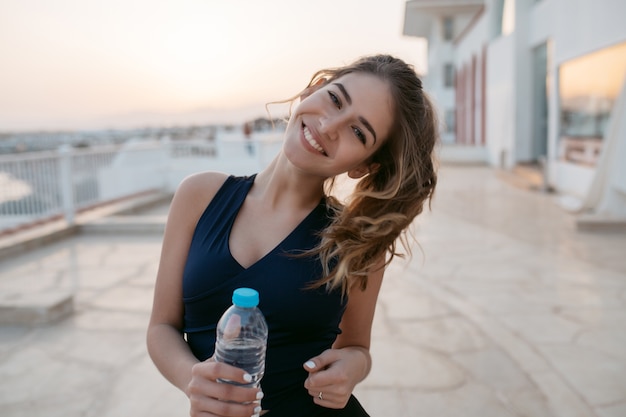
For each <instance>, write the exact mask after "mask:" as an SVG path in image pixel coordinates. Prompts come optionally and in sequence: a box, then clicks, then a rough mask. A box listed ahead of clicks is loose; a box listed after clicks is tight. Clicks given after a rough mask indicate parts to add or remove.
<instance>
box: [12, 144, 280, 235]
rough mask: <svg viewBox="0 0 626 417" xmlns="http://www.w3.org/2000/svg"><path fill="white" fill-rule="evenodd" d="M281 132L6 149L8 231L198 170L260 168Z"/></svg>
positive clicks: (164, 185) (165, 185)
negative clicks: (13, 151)
mask: <svg viewBox="0 0 626 417" xmlns="http://www.w3.org/2000/svg"><path fill="white" fill-rule="evenodd" d="M278 138H279V135H276V134H272V135H269V134H268V135H265V136H263V137H260V138H258V139H256V140H243V139H241V140H232V139H231V140H228V141H220V140H217V141H206V140H202V141H200V140H188V141H156V140H155V141H139V142H138V141H129V142H127V143H126V144H124V145H112V146H103V147H97V148H93V149H76V148H71V147H63V148H61V149H59V150H58V151H51V152H32V153H25V154H11V155H4V156H0V232H2V231H3V230H7V229H11V228H14V227H17V226H19V225H23V224H28V223H33V222H37V221H40V220H43V219H49V218H55V217H64V218H65V219H66V220H67V221H68V222H69V223H70V224H71V223H73V222H74V220H75V216H76V213H77V212H78V211H80V210H84V209H86V208H89V207H92V206H96V205H100V204H102V203H106V202H110V201H113V200H116V199H120V198H123V197H127V196H132V195H135V194H138V193H145V192H148V191H160V192H163V193H172V192H173V191H174V189H175V188H176V187H177V186H178V184H179V183H180V181H181V180H182V179H183V178H184V177H185V176H187V175H189V174H192V173H194V172H198V171H205V170H218V171H224V172H229V173H232V174H237V175H247V174H252V173H254V172H258V171H259V170H260V169H262V168H263V167H264V166H266V165H267V164H268V163H269V161H270V160H271V159H272V158H273V157H274V156H275V155H276V153H277V152H278V150H279V148H280V146H281V143H280V140H279V139H278Z"/></svg>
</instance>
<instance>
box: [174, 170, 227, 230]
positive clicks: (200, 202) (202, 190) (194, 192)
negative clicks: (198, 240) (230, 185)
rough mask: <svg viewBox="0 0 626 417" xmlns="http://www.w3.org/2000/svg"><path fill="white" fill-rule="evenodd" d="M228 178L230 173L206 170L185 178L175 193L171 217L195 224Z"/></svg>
mask: <svg viewBox="0 0 626 417" xmlns="http://www.w3.org/2000/svg"><path fill="white" fill-rule="evenodd" d="M227 178H228V174H224V173H222V172H213V171H206V172H200V173H197V174H193V175H190V176H188V177H186V178H185V179H183V180H182V181H181V183H180V185H179V186H178V188H177V189H176V192H175V193H174V199H173V200H172V204H171V206H170V217H171V216H175V217H177V218H179V219H181V220H182V219H187V220H189V221H191V222H193V223H194V224H195V222H196V221H197V220H198V218H199V217H200V215H201V214H202V212H203V211H204V210H205V209H206V207H207V206H208V205H209V203H210V202H211V200H212V199H213V197H215V194H216V193H217V191H218V190H219V189H220V187H221V186H222V185H223V184H224V182H225V181H226V179H227Z"/></svg>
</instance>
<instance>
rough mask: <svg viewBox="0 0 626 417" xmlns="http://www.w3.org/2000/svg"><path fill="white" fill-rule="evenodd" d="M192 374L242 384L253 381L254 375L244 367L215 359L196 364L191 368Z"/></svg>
mask: <svg viewBox="0 0 626 417" xmlns="http://www.w3.org/2000/svg"><path fill="white" fill-rule="evenodd" d="M191 374H192V376H199V377H203V378H206V379H212V380H217V379H223V380H227V381H233V382H237V383H240V384H247V383H250V382H251V381H252V375H250V374H248V373H247V372H246V371H244V370H243V369H241V368H237V367H235V366H232V365H228V364H226V363H222V362H216V361H215V360H213V359H209V360H206V361H204V362H200V363H197V364H195V365H194V366H193V368H191Z"/></svg>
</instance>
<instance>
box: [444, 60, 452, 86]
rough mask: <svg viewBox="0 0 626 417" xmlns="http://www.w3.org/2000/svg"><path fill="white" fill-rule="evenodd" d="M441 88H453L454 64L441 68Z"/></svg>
mask: <svg viewBox="0 0 626 417" xmlns="http://www.w3.org/2000/svg"><path fill="white" fill-rule="evenodd" d="M443 86H444V87H454V64H451V63H447V64H445V65H444V66H443Z"/></svg>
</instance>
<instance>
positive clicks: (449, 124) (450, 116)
mask: <svg viewBox="0 0 626 417" xmlns="http://www.w3.org/2000/svg"><path fill="white" fill-rule="evenodd" d="M444 123H445V126H444V128H445V131H446V133H454V130H455V129H456V110H455V109H447V110H446V112H445V113H444Z"/></svg>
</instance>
